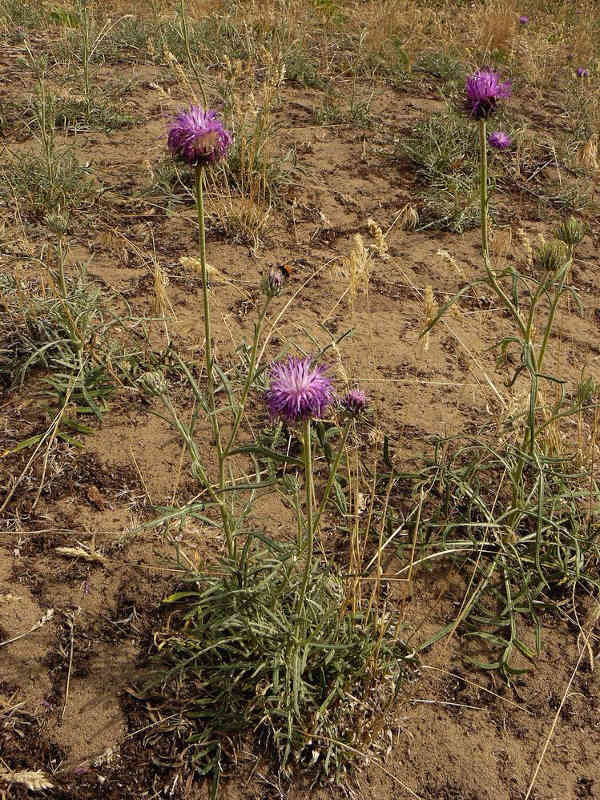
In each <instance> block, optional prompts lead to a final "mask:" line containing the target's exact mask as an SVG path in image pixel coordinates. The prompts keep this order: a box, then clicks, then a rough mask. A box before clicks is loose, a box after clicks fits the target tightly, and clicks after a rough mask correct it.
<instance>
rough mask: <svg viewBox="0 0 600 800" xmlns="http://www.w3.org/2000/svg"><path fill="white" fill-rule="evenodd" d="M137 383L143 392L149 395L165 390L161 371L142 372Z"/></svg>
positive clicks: (152, 395) (165, 384)
mask: <svg viewBox="0 0 600 800" xmlns="http://www.w3.org/2000/svg"><path fill="white" fill-rule="evenodd" d="M138 383H139V384H140V386H141V387H142V390H143V391H144V392H145V394H149V395H150V396H151V397H157V396H159V395H161V394H164V393H165V392H166V391H167V382H166V380H165V376H164V375H163V374H162V372H158V371H155V372H144V374H143V375H141V376H140V377H139V378H138Z"/></svg>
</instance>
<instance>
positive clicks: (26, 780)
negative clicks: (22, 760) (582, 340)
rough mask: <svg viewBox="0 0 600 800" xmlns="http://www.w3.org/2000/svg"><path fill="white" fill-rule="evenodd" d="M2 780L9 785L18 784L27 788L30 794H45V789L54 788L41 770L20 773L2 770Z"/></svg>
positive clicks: (0, 777)
mask: <svg viewBox="0 0 600 800" xmlns="http://www.w3.org/2000/svg"><path fill="white" fill-rule="evenodd" d="M0 780H3V781H6V782H7V783H18V784H20V785H21V786H25V787H26V788H27V789H28V790H29V791H30V792H43V791H44V790H45V789H53V788H54V784H53V783H52V781H51V780H50V779H49V778H48V777H46V775H45V774H44V773H43V772H42V771H41V770H40V769H36V770H21V771H19V772H11V771H10V770H0Z"/></svg>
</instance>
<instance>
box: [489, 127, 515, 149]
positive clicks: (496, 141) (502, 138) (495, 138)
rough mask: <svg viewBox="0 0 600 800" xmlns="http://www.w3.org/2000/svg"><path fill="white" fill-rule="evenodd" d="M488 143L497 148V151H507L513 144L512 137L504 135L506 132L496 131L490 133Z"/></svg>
mask: <svg viewBox="0 0 600 800" xmlns="http://www.w3.org/2000/svg"><path fill="white" fill-rule="evenodd" d="M488 142H489V143H490V146H491V147H495V148H496V150H506V149H507V148H508V147H510V146H511V144H512V140H511V138H510V136H509V135H508V133H504V131H494V132H493V133H490V135H489V136H488Z"/></svg>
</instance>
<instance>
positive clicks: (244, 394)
mask: <svg viewBox="0 0 600 800" xmlns="http://www.w3.org/2000/svg"><path fill="white" fill-rule="evenodd" d="M270 302H271V298H270V297H268V296H267V298H266V300H265V304H264V306H263V308H262V311H261V312H260V316H259V318H258V322H257V323H256V325H255V326H254V339H253V341H252V351H251V353H250V364H249V365H248V375H247V376H246V382H245V383H244V388H243V389H242V396H241V398H240V402H239V406H238V409H237V411H236V414H235V417H234V420H233V426H232V428H231V433H230V434H229V439H228V440H227V444H226V445H225V447H224V449H223V458H227V456H228V455H229V451H230V450H231V448H232V446H233V443H234V440H235V437H236V434H237V432H238V428H239V427H240V423H241V421H242V417H243V416H244V408H245V407H246V400H247V399H248V392H249V391H250V386H251V385H252V380H253V378H254V370H255V368H256V356H257V354H258V342H259V340H260V332H261V330H262V326H263V322H264V319H265V315H266V313H267V309H268V307H269V303H270Z"/></svg>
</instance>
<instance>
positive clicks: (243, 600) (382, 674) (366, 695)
mask: <svg viewBox="0 0 600 800" xmlns="http://www.w3.org/2000/svg"><path fill="white" fill-rule="evenodd" d="M264 542H266V543H267V545H268V546H267V547H265V546H264ZM258 545H260V547H259V546H258ZM298 566H299V565H298V561H297V558H296V553H295V549H294V548H290V547H286V546H284V545H282V544H280V543H277V542H273V541H268V540H265V539H264V538H263V537H262V536H261V537H259V539H257V540H256V541H253V540H252V539H251V538H249V539H248V540H247V542H246V545H245V547H244V550H243V553H242V555H241V557H240V558H239V560H237V561H234V562H231V561H226V562H223V563H222V564H221V565H220V567H219V573H220V574H215V575H210V574H190V575H189V576H188V578H187V579H186V581H187V582H188V583H189V584H190V588H189V589H186V590H183V591H181V592H178V593H176V594H174V595H172V596H171V597H170V598H168V600H167V602H169V603H172V604H176V607H178V608H179V611H177V612H176V614H175V615H174V616H173V617H172V623H171V626H170V627H171V629H167V630H166V631H163V632H161V633H160V635H159V637H158V641H159V643H160V648H161V650H162V652H163V653H167V654H168V655H167V660H166V664H165V665H164V666H166V667H167V668H168V672H167V673H166V678H165V679H164V681H163V685H167V686H168V687H170V689H171V691H173V689H175V691H176V696H177V698H178V705H179V708H180V711H181V713H183V714H185V715H186V716H187V717H188V718H192V719H193V720H195V727H196V730H195V731H194V733H193V734H192V736H191V738H190V743H193V744H194V749H195V754H194V759H195V761H196V763H198V764H199V765H201V767H200V768H201V770H202V771H205V770H208V769H211V770H216V771H217V772H218V771H219V770H220V769H222V764H221V759H222V757H223V756H230V755H231V754H232V753H231V746H232V744H233V745H236V744H239V741H240V737H241V736H243V735H245V734H246V733H250V732H251V733H252V735H253V736H254V737H255V739H256V740H257V741H258V742H259V743H261V745H262V746H263V747H265V746H266V747H267V748H268V749H270V750H271V751H272V752H273V753H274V755H275V757H276V761H277V763H278V765H279V768H280V769H282V770H284V772H288V773H289V771H290V770H291V768H292V766H296V767H299V768H302V769H309V770H311V771H312V772H314V773H317V774H322V775H323V776H335V775H339V774H340V773H341V772H342V771H344V770H345V769H346V768H347V767H348V766H349V765H351V764H352V763H356V762H357V761H360V760H361V757H364V754H365V753H366V752H367V751H368V749H369V746H370V744H371V743H372V742H371V738H372V737H373V736H375V737H376V736H377V734H378V732H379V730H380V729H381V727H382V724H380V723H381V720H382V719H384V718H385V714H386V711H387V710H388V709H389V708H390V706H391V705H392V704H393V702H394V699H395V697H396V694H397V691H398V687H399V686H400V683H401V681H402V679H403V678H404V677H405V675H406V672H407V660H406V657H407V650H406V647H405V645H404V644H403V643H402V641H401V639H400V636H399V634H400V631H399V629H398V628H397V625H398V622H397V621H396V620H392V619H391V618H390V619H384V620H379V622H378V623H376V620H375V615H374V614H371V615H369V614H368V612H365V611H352V610H351V609H348V608H346V607H345V590H346V586H345V581H344V580H342V579H341V578H340V577H339V576H338V575H337V574H336V571H335V570H332V569H331V568H327V569H325V568H323V567H321V566H314V567H313V570H312V572H311V575H310V577H309V581H308V591H307V594H306V598H305V609H306V612H305V613H304V614H303V616H302V619H301V620H300V624H298V622H299V621H298V619H297V613H298V606H299V596H300V594H301V593H302V590H303V575H302V570H301V569H299V568H298Z"/></svg>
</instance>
